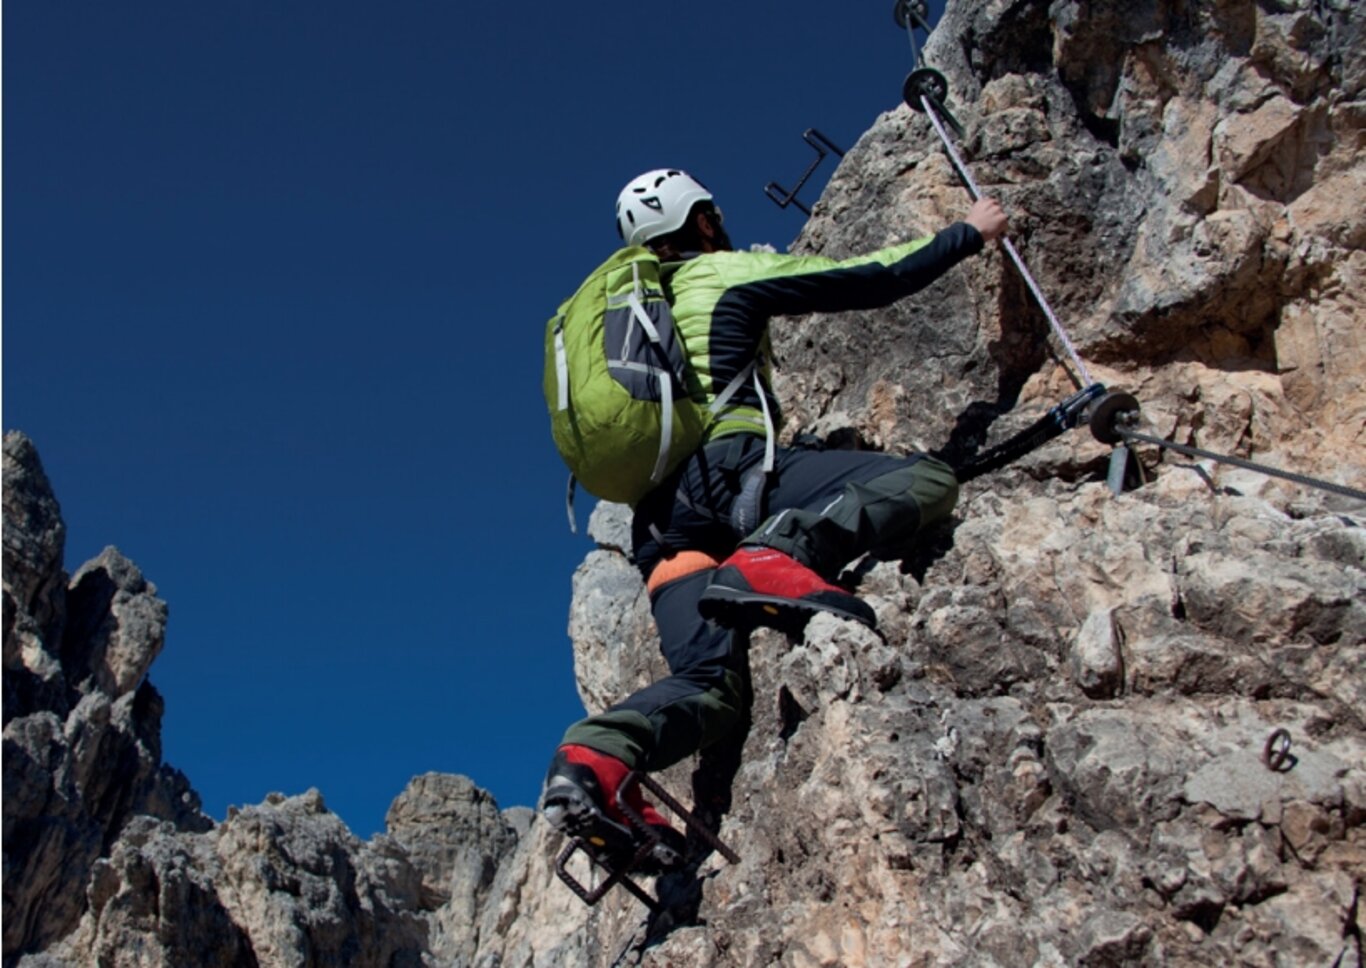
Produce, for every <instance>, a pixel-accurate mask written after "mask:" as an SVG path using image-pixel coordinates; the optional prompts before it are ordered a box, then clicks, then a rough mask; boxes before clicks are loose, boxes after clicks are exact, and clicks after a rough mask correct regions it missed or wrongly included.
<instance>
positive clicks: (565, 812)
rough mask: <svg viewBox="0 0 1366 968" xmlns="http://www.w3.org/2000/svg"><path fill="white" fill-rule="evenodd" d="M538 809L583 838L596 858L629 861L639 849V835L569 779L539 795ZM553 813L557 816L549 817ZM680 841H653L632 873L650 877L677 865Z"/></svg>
mask: <svg viewBox="0 0 1366 968" xmlns="http://www.w3.org/2000/svg"><path fill="white" fill-rule="evenodd" d="M541 813H542V814H544V815H545V817H546V819H547V820H548V821H549V822H550V825H551V826H552V827H554V828H555V829H556V830H558V831H560V832H561V833H563V834H565V835H566V836H568V837H573V838H575V839H578V840H581V841H583V842H584V843H585V844H586V845H587V846H588V848H589V850H591V851H592V852H593V853H594V854H595V855H596V856H597V857H598V858H599V859H600V860H603V861H606V862H608V864H609V866H611V867H612V868H615V867H616V866H617V865H619V864H621V863H623V862H625V861H629V860H630V858H632V857H633V856H634V855H635V853H636V851H637V850H639V848H640V846H641V844H642V843H643V840H642V839H641V837H640V835H637V834H636V833H635V832H634V831H632V830H630V829H628V828H627V827H624V826H622V825H621V824H619V823H617V822H616V821H615V820H612V819H610V818H609V817H608V816H607V815H606V814H604V813H603V812H602V810H601V809H599V808H598V805H597V804H596V803H594V802H593V801H592V799H591V798H590V797H589V796H588V795H587V794H586V793H584V792H583V791H582V790H580V789H579V788H578V787H577V786H575V785H573V784H572V783H567V784H565V785H563V786H559V787H555V786H552V787H551V788H550V789H548V790H547V791H546V792H545V794H544V795H543V796H542V798H541ZM552 816H556V817H557V819H551V818H552ZM679 840H680V843H678V844H672V843H669V842H668V841H667V839H664V838H661V840H660V841H659V842H658V843H656V844H655V846H654V849H653V850H652V851H651V852H650V853H649V854H647V855H646V856H645V857H644V858H642V859H641V861H640V862H639V863H638V864H637V865H636V867H635V868H634V869H635V871H636V873H639V874H642V875H644V876H646V877H653V876H657V875H659V874H663V873H666V872H667V871H670V870H673V869H675V868H677V867H680V866H681V865H682V863H683V854H682V850H681V837H680V838H679Z"/></svg>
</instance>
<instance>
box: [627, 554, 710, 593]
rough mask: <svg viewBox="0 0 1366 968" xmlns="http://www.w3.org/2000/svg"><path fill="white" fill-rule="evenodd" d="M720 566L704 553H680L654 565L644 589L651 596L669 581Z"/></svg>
mask: <svg viewBox="0 0 1366 968" xmlns="http://www.w3.org/2000/svg"><path fill="white" fill-rule="evenodd" d="M720 564H721V562H720V561H718V560H717V559H715V558H713V557H712V556H711V555H709V554H707V553H706V552H705V551H680V552H678V553H677V554H674V555H670V556H669V557H668V558H665V559H664V560H662V561H661V562H660V563H659V564H657V565H655V567H654V571H652V572H650V578H649V580H648V581H646V582H645V588H646V590H647V591H648V592H649V593H650V594H651V595H653V594H654V593H655V592H657V591H659V589H661V588H663V587H664V586H665V585H667V584H668V583H669V582H671V581H678V579H680V578H687V577H688V576H689V575H695V574H697V573H698V572H699V571H706V570H707V569H711V568H715V567H717V566H718V565H720Z"/></svg>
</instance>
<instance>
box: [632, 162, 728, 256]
mask: <svg viewBox="0 0 1366 968" xmlns="http://www.w3.org/2000/svg"><path fill="white" fill-rule="evenodd" d="M711 198H712V195H711V192H709V191H707V188H706V186H705V185H703V184H702V183H701V182H700V181H698V180H697V179H696V178H693V177H692V176H691V175H689V174H688V173H687V172H685V171H679V170H678V169H677V168H657V169H655V170H654V171H647V172H646V173H645V174H643V175H640V176H638V177H636V178H634V179H632V180H631V182H630V184H628V185H627V186H626V187H625V188H623V189H622V190H621V194H620V195H618V196H617V234H618V235H620V236H621V238H622V241H624V242H625V243H626V244H627V245H644V244H645V243H646V242H648V241H650V240H651V239H656V238H659V236H661V235H668V234H669V233H670V232H672V231H674V230H675V229H680V228H682V227H683V223H684V222H686V221H687V220H688V213H689V212H690V211H692V207H693V205H695V204H697V203H698V202H709V201H711Z"/></svg>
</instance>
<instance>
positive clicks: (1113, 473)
mask: <svg viewBox="0 0 1366 968" xmlns="http://www.w3.org/2000/svg"><path fill="white" fill-rule="evenodd" d="M928 13H929V8H928V5H927V3H926V0H896V5H895V7H894V8H893V17H894V18H895V20H896V22H897V24H898V25H900V26H901V27H903V28H905V30H906V32H907V34H908V35H909V36H910V39H911V52H912V55H913V57H914V63H915V69H914V70H912V71H911V73H910V74H909V75H907V77H906V81H905V83H904V84H903V85H902V97H903V98H904V99H905V101H906V104H907V106H909V107H910V108H912V109H914V110H916V111H919V112H921V113H923V114H924V115H925V116H926V117H927V118H928V119H929V122H930V125H931V126H932V127H933V128H934V131H935V134H937V135H938V136H939V140H940V142H941V143H942V144H943V146H944V152H945V153H946V154H947V155H948V157H949V161H950V163H951V164H952V165H953V169H954V171H955V172H956V173H957V175H958V177H959V179H960V180H961V181H962V182H963V185H964V187H965V188H966V189H967V192H968V194H969V195H970V196H971V197H972V200H973V201H977V200H979V199H980V198H981V197H982V191H981V189H980V188H978V186H977V182H976V181H974V180H973V177H972V172H971V171H969V170H968V166H967V164H966V163H965V162H964V161H963V159H962V157H961V156H960V155H959V153H958V149H957V148H956V147H955V146H954V143H953V140H952V139H951V138H950V137H949V134H948V131H947V130H946V129H945V123H946V122H947V124H948V125H949V126H950V127H952V128H953V130H954V131H955V132H956V133H957V134H958V136H959V137H960V138H961V137H963V127H962V125H961V124H959V122H958V120H957V119H956V118H955V117H954V116H953V114H952V113H950V111H949V109H948V107H947V102H948V92H949V85H948V80H947V79H946V78H945V77H944V75H943V74H941V73H940V72H939V71H937V70H935V69H934V68H932V67H930V66H928V65H927V64H926V63H925V61H924V56H923V54H922V52H921V48H920V46H919V45H918V44H917V43H916V38H915V32H916V30H917V29H919V30H924V31H925V32H926V33H927V34H928V33H929V31H930V26H929V23H928ZM1001 246H1002V248H1004V249H1005V251H1006V254H1007V255H1008V256H1009V257H1010V260H1011V262H1013V263H1014V264H1015V268H1016V270H1018V272H1019V273H1020V278H1022V279H1023V280H1024V282H1025V285H1026V286H1027V287H1028V288H1029V292H1030V294H1031V295H1032V296H1033V297H1034V301H1035V302H1036V303H1037V304H1038V306H1039V308H1040V309H1041V310H1042V311H1043V314H1044V316H1045V317H1046V318H1047V320H1048V325H1049V327H1050V328H1051V329H1052V331H1053V334H1054V336H1056V337H1057V340H1058V343H1059V344H1060V345H1061V346H1062V348H1063V351H1064V352H1065V353H1066V354H1067V357H1068V359H1070V360H1071V363H1072V365H1073V367H1075V371H1076V372H1075V373H1074V374H1073V380H1074V382H1075V383H1076V384H1077V385H1078V386H1079V387H1081V389H1080V390H1079V391H1078V392H1077V393H1076V394H1074V395H1073V396H1071V397H1069V398H1068V399H1067V400H1065V401H1063V402H1062V403H1060V404H1058V405H1057V406H1056V407H1054V408H1053V409H1052V410H1050V411H1048V413H1047V414H1045V415H1044V416H1043V417H1042V418H1041V419H1040V420H1038V421H1037V422H1036V423H1034V424H1033V425H1032V426H1030V427H1027V428H1026V429H1025V430H1023V431H1021V432H1020V433H1018V434H1016V435H1015V436H1014V437H1011V438H1010V439H1009V440H1006V441H1004V442H1003V443H1001V444H998V445H996V446H995V447H992V448H991V449H990V450H987V451H985V452H983V453H981V454H977V455H975V456H973V457H971V458H968V459H967V460H966V461H964V462H963V463H962V464H961V466H959V467H957V468H955V470H956V471H957V472H958V476H959V480H960V481H969V480H972V479H973V478H975V477H979V476H981V475H982V474H986V473H988V472H990V471H993V470H998V469H1000V468H1002V467H1004V466H1006V465H1007V464H1010V463H1012V462H1013V461H1015V460H1018V459H1019V458H1021V457H1023V456H1024V455H1025V454H1028V453H1029V452H1031V451H1033V450H1035V449H1037V448H1038V447H1041V446H1043V444H1045V443H1047V442H1048V441H1050V440H1052V439H1053V438H1055V437H1057V436H1059V435H1060V434H1061V433H1062V432H1063V431H1064V430H1069V429H1071V428H1073V427H1076V426H1078V425H1079V424H1080V423H1081V421H1082V420H1085V421H1086V422H1087V424H1088V426H1089V427H1090V429H1091V434H1092V436H1094V437H1095V438H1096V439H1097V440H1098V441H1100V442H1101V443H1105V444H1110V445H1111V446H1112V447H1113V448H1114V449H1113V451H1112V452H1111V456H1110V471H1109V474H1108V481H1109V486H1110V489H1111V491H1113V492H1114V493H1115V494H1119V493H1121V492H1122V490H1123V487H1124V478H1125V474H1126V471H1127V469H1128V466H1129V461H1130V452H1129V445H1130V444H1133V443H1145V444H1151V445H1153V446H1155V447H1159V448H1162V449H1165V450H1172V451H1176V452H1177V453H1181V454H1185V455H1187V456H1190V457H1197V458H1203V459H1207V460H1213V461H1217V462H1219V463H1224V464H1231V465H1233V466H1235V467H1242V468H1244V469H1247V470H1252V471H1257V472H1259V473H1262V474H1266V475H1268V476H1271V477H1278V478H1281V479H1283V480H1288V481H1292V482H1294V483H1296V484H1301V485H1304V486H1306V487H1314V488H1319V489H1320V490H1324V491H1328V492H1330V493H1333V494H1338V495H1341V496H1343V497H1349V498H1353V499H1356V500H1366V491H1360V490H1357V489H1356V488H1351V487H1346V486H1344V485H1341V484H1335V483H1333V482H1331V481H1323V480H1319V479H1317V478H1313V477H1308V476H1306V475H1304V474H1296V473H1292V472H1290V471H1283V470H1280V469H1279V468H1275V467H1268V466H1267V465H1265V464H1257V463H1254V462H1252V461H1249V460H1245V459H1243V458H1240V457H1232V456H1229V455H1226V454H1216V453H1213V452H1212V451H1208V450H1203V449H1201V448H1198V447H1191V446H1188V445H1184V444H1177V443H1173V442H1172V441H1169V440H1164V439H1162V438H1160V437H1154V436H1152V435H1150V434H1144V433H1141V432H1139V431H1138V430H1136V429H1134V428H1135V424H1136V423H1137V420H1138V416H1139V409H1140V408H1139V402H1138V400H1137V399H1136V398H1135V397H1134V396H1133V395H1132V394H1128V393H1120V392H1110V391H1107V390H1106V388H1105V387H1104V386H1103V385H1101V384H1099V383H1096V382H1094V381H1093V380H1092V378H1091V374H1090V371H1089V370H1087V368H1086V363H1085V362H1084V361H1083V360H1082V358H1081V354H1080V353H1078V352H1077V348H1076V346H1075V345H1074V344H1073V343H1072V340H1071V338H1070V337H1069V336H1068V335H1067V331H1066V330H1065V329H1064V328H1063V326H1062V323H1061V322H1059V321H1058V317H1057V314H1056V313H1054V312H1053V308H1052V307H1051V306H1049V304H1048V300H1047V299H1046V298H1045V297H1044V294H1043V290H1042V289H1040V288H1039V284H1038V283H1037V282H1035V280H1034V277H1033V275H1032V274H1031V273H1030V271H1029V268H1028V267H1027V266H1026V265H1025V262H1024V259H1023V258H1022V257H1021V256H1020V253H1019V252H1018V251H1017V250H1016V248H1015V245H1014V243H1012V242H1011V241H1010V239H1009V238H1006V237H1005V236H1002V237H1001Z"/></svg>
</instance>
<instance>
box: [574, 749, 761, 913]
mask: <svg viewBox="0 0 1366 968" xmlns="http://www.w3.org/2000/svg"><path fill="white" fill-rule="evenodd" d="M637 784H639V785H640V786H641V787H643V788H644V789H645V791H646V792H647V793H649V794H651V795H652V796H654V797H655V799H657V800H658V801H659V802H660V803H662V804H664V806H666V807H668V808H669V809H670V810H671V811H673V813H674V815H675V816H677V817H678V819H680V820H682V821H683V824H684V826H686V827H687V828H688V830H690V831H691V832H692V833H694V834H696V835H697V836H698V838H700V839H701V840H702V842H703V843H705V844H706V845H707V846H709V847H711V848H712V849H713V850H715V851H716V852H717V853H718V854H720V855H721V856H722V857H724V858H725V859H726V860H727V861H729V862H730V863H732V864H738V863H740V855H739V854H737V853H736V852H735V851H733V850H731V849H730V848H729V847H727V846H726V845H725V844H724V843H722V842H721V839H720V838H719V837H717V836H716V834H714V833H712V832H711V830H709V829H708V828H707V826H706V825H705V824H704V823H702V821H701V820H699V819H697V817H696V816H694V815H693V814H692V812H691V811H689V810H687V809H686V808H685V807H684V806H683V804H681V803H679V802H678V800H676V799H675V798H674V797H673V796H672V795H671V794H670V793H669V792H668V791H667V790H665V789H664V788H663V787H661V786H660V785H659V784H658V783H656V782H655V781H654V780H652V779H650V777H649V776H647V775H646V774H644V773H642V772H641V771H639V770H633V771H631V772H630V773H628V774H627V775H626V778H625V779H624V780H622V781H621V786H620V787H618V788H617V804H618V805H619V806H620V807H621V812H622V813H624V814H625V815H626V819H627V820H628V821H629V822H630V824H631V826H632V827H633V828H634V829H635V830H636V832H637V833H639V834H640V835H641V842H640V845H639V846H638V847H637V848H636V851H635V853H634V854H633V855H632V856H630V857H625V856H616V857H613V856H611V855H610V854H607V853H605V852H603V851H601V850H599V849H597V846H598V845H594V844H591V843H589V842H588V841H586V840H584V839H583V838H581V837H574V838H572V839H571V840H570V841H569V843H568V844H566V845H565V848H564V850H562V851H560V855H559V857H558V858H556V860H555V874H556V876H557V877H559V879H560V880H562V881H563V882H564V883H565V885H566V886H568V888H569V889H570V890H571V891H573V892H574V893H575V894H576V895H577V896H578V898H579V900H581V901H583V903H585V904H587V905H588V906H589V907H592V906H593V905H595V904H597V903H598V902H599V901H601V900H602V899H603V897H605V896H606V894H607V892H608V891H610V890H611V889H612V888H613V887H615V886H616V885H618V884H620V885H621V886H622V887H624V888H626V889H627V890H628V891H630V892H631V893H632V894H633V895H635V897H636V899H637V900H639V901H640V902H641V903H642V904H644V905H645V906H646V907H648V908H649V909H650V910H651V911H652V912H654V913H656V914H657V913H659V911H660V905H659V902H658V901H656V900H655V899H654V898H652V897H651V896H650V895H649V894H648V893H646V891H645V889H644V888H643V887H641V886H640V885H639V884H638V883H636V882H635V881H634V880H632V879H631V877H630V874H631V872H632V871H634V870H636V869H638V868H639V867H640V864H641V862H642V861H643V860H645V859H646V858H647V857H649V856H650V853H651V852H652V851H653V850H654V848H655V846H656V845H657V844H658V843H659V834H658V833H657V832H656V831H654V830H653V829H651V825H650V824H648V823H646V822H645V818H644V817H642V816H641V815H640V814H639V812H637V811H636V810H635V809H634V808H633V807H632V806H631V805H630V801H629V799H628V797H627V793H628V791H630V790H631V788H632V787H633V786H635V785H637ZM580 852H581V853H582V854H583V855H584V856H585V857H587V858H588V862H589V863H590V864H591V865H592V866H594V867H598V868H601V869H602V870H603V871H605V872H606V874H607V877H606V878H604V879H603V881H602V883H600V884H598V885H597V886H596V887H594V888H588V887H586V886H584V884H583V883H582V882H580V881H579V880H578V879H577V878H576V877H574V875H573V874H571V873H570V872H569V866H568V865H569V859H570V858H571V857H573V856H574V854H576V853H580Z"/></svg>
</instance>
